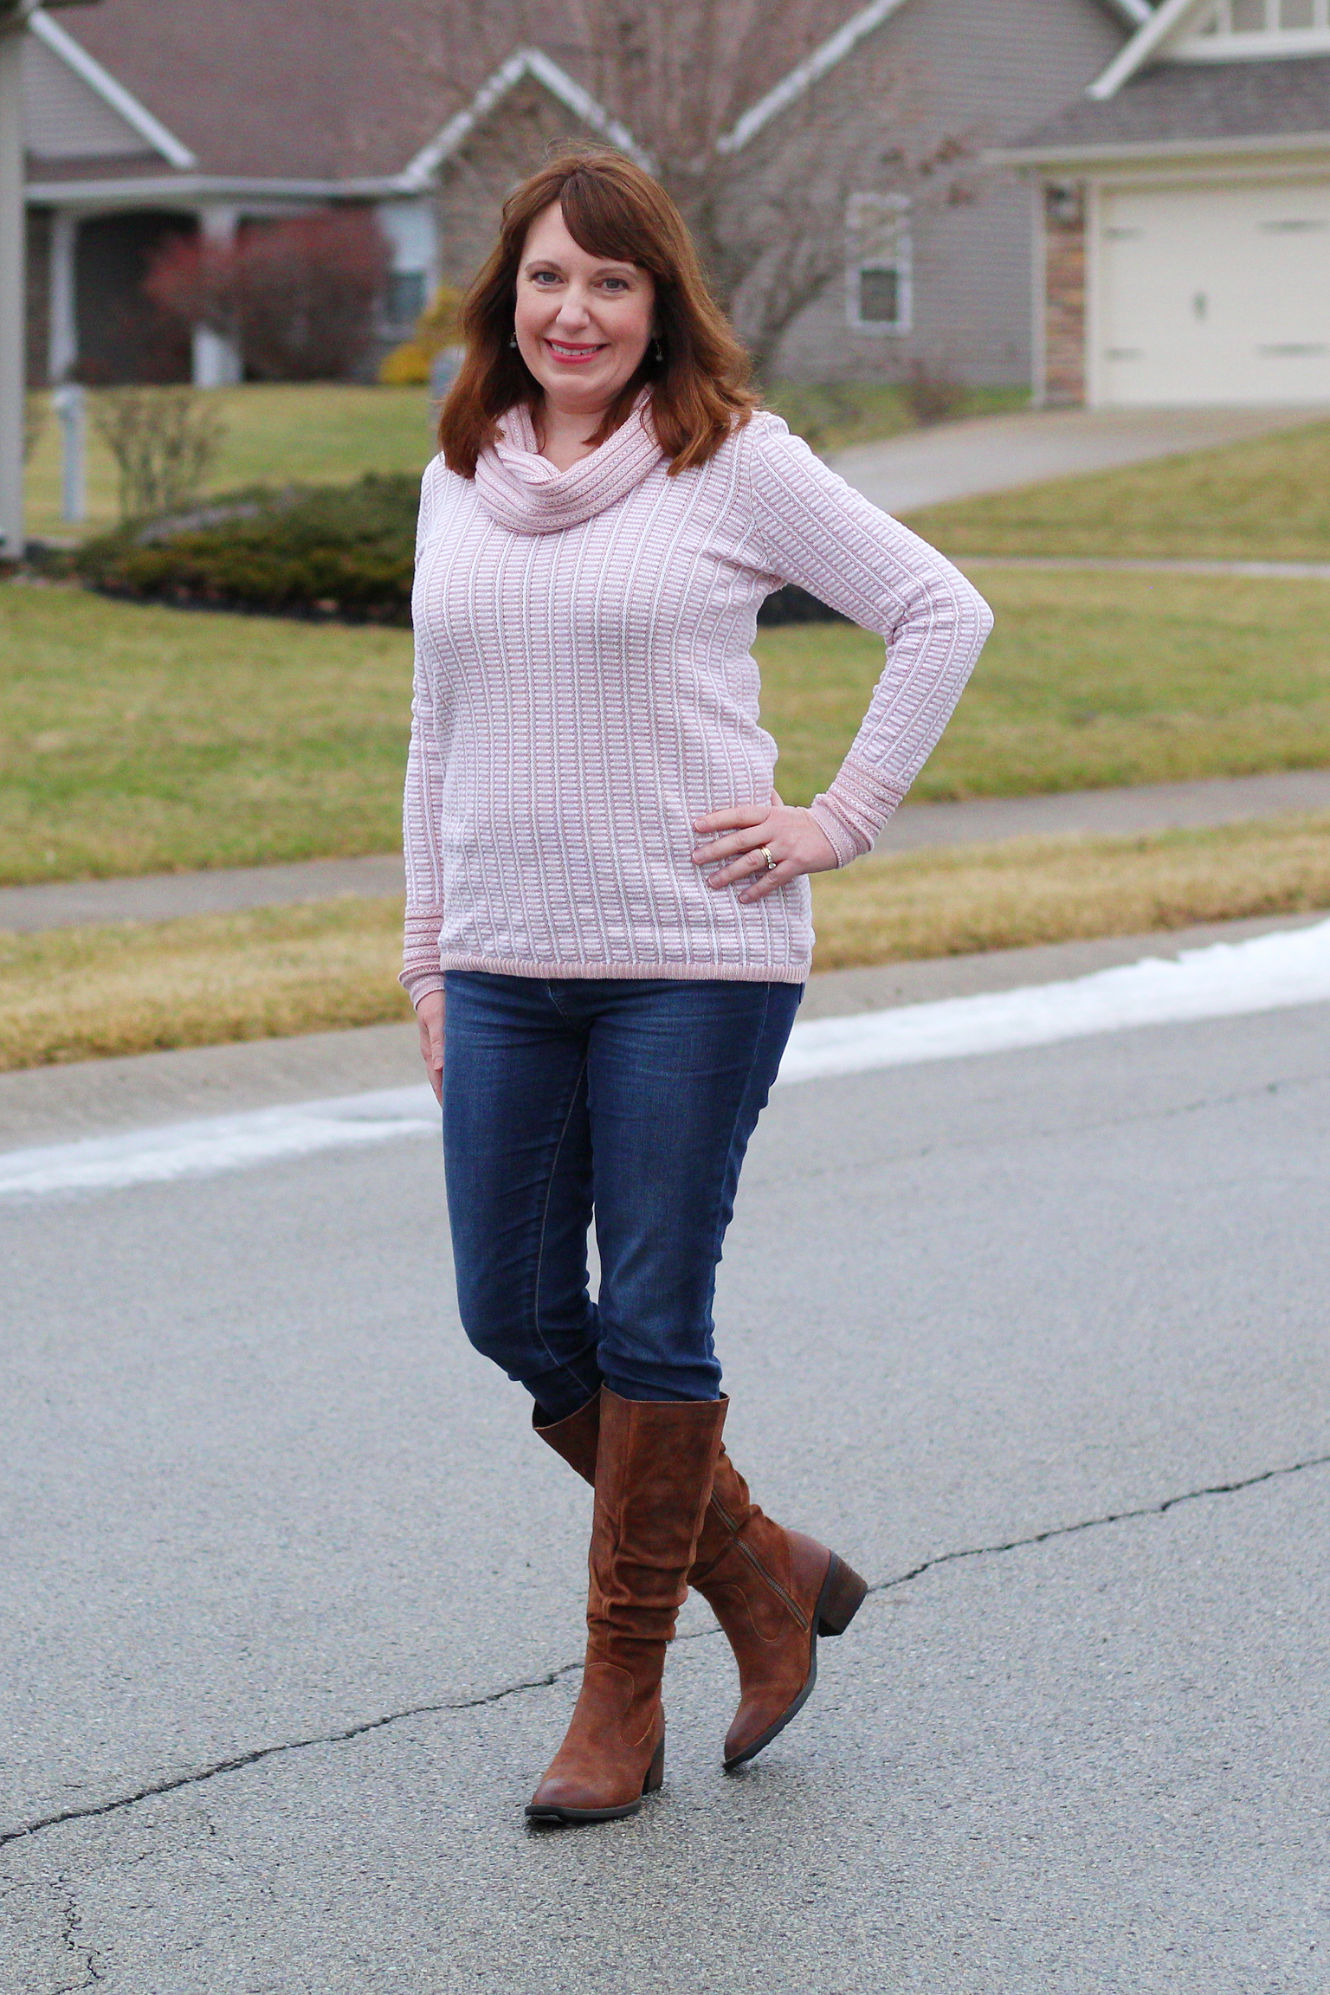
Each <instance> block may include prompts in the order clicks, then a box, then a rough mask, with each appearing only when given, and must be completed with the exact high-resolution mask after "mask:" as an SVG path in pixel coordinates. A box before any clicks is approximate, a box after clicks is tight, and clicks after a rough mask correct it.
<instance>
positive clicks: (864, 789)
mask: <svg viewBox="0 0 1330 1995" xmlns="http://www.w3.org/2000/svg"><path fill="white" fill-rule="evenodd" d="M904 795H905V792H904V791H903V790H901V789H898V788H897V787H896V785H895V784H894V783H889V782H887V781H886V780H885V779H884V778H883V777H881V776H879V775H878V774H877V772H876V770H874V769H870V768H869V767H868V765H867V764H866V763H864V762H861V761H859V760H858V758H857V757H855V756H847V758H846V760H845V762H844V763H843V764H842V765H841V769H840V772H839V774H838V775H837V776H836V777H835V779H834V780H833V782H832V783H831V785H830V787H829V788H828V789H825V790H823V792H822V793H821V795H820V796H816V797H814V799H813V802H812V807H811V808H812V815H813V817H814V818H815V819H816V821H817V823H818V825H819V827H820V828H821V829H822V830H823V831H824V832H825V833H826V835H827V837H828V839H829V840H830V841H831V844H832V847H833V848H834V850H835V853H836V863H837V865H839V866H848V865H849V863H850V861H851V860H852V859H862V858H863V856H864V854H865V853H866V852H871V851H872V849H873V846H874V843H875V842H876V840H877V837H878V834H879V832H880V831H881V830H882V827H883V825H884V824H885V823H886V821H887V819H888V818H889V817H890V816H891V815H892V813H893V812H894V811H896V810H898V809H899V808H900V804H901V801H902V799H903V797H904Z"/></svg>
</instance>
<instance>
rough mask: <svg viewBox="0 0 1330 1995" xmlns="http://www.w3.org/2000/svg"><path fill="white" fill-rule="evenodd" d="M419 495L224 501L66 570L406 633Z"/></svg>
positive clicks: (242, 496) (132, 592)
mask: <svg viewBox="0 0 1330 1995" xmlns="http://www.w3.org/2000/svg"><path fill="white" fill-rule="evenodd" d="M419 491H420V488H419V486H418V484H417V483H416V480H415V479H414V478H410V477H407V476H405V475H403V474H400V473H372V474H370V475H368V476H366V477H364V478H361V479H360V480H359V481H358V483H356V484H354V485H320V486H314V487H309V486H307V487H304V488H303V489H302V488H300V487H293V488H291V489H289V490H287V491H283V492H274V491H269V490H267V489H266V488H256V489H254V490H253V491H249V492H233V493H230V494H228V495H227V496H226V497H225V498H219V499H215V500H211V501H209V502H208V503H207V504H205V505H201V506H198V507H196V508H194V509H193V510H192V511H190V512H187V513H174V514H171V515H170V516H167V517H163V518H160V519H152V520H138V521H136V522H132V523H130V524H129V525H127V526H123V527H117V528H116V530H115V532H114V533H107V534H103V535H102V536H101V538H100V539H98V540H90V541H86V542H85V543H84V545H83V546H82V547H81V548H80V549H79V550H78V552H77V553H76V554H75V555H74V556H73V562H74V568H75V572H76V573H77V574H78V575H79V576H80V578H81V579H82V580H83V581H84V582H86V583H87V584H88V585H89V586H90V587H91V588H94V589H99V590H101V591H102V592H103V593H104V594H106V595H110V596H135V597H139V598H141V599H144V600H153V601H157V602H165V603H178V604H181V605H182V606H184V607H187V608H192V609H210V610H261V611H264V612H266V613H267V614H269V615H276V616H303V617H336V618H338V619H340V620H341V621H342V622H344V623H401V624H409V623H410V621H411V579H412V571H413V567H414V559H415V532H416V505H417V502H418V499H419ZM835 616H836V612H835V611H834V610H829V609H827V607H826V606H825V604H823V603H820V602H818V601H817V599H816V598H815V597H813V596H810V595H807V594H806V593H805V592H804V590H802V589H799V588H796V587H794V585H793V584H787V585H786V586H785V587H784V588H782V589H777V591H776V592H775V594H774V595H772V596H768V598H767V600H766V602H765V603H764V604H763V605H762V608H761V611H760V612H759V615H758V622H759V623H761V624H763V625H766V624H777V623H806V622H809V621H821V620H823V619H834V618H835Z"/></svg>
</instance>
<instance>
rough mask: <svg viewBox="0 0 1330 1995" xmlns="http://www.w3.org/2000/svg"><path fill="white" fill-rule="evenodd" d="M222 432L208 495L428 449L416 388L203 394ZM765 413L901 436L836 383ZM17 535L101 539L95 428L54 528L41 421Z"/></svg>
mask: <svg viewBox="0 0 1330 1995" xmlns="http://www.w3.org/2000/svg"><path fill="white" fill-rule="evenodd" d="M1029 399H1030V398H1029V394H1028V392H1027V391H1026V390H1025V389H1021V388H985V389H973V390H970V391H969V392H968V393H967V395H966V398H965V402H964V404H963V409H962V413H964V414H966V415H989V414H996V413H998V412H1000V411H1002V410H1005V409H1013V408H1024V407H1026V406H1027V405H1028V403H1029ZM208 400H209V401H210V402H211V403H212V404H213V405H214V406H215V407H216V408H217V409H218V411H219V412H220V414H221V416H222V419H223V421H224V423H225V425H226V441H225V444H224V445H223V447H222V451H221V454H220V456H219V458H218V461H217V465H216V467H215V469H214V471H213V473H212V476H211V477H210V478H209V480H208V490H209V491H214V492H225V491H233V490H234V489H235V488H236V487H237V486H240V485H253V484H274V485H285V484H288V483H290V482H293V481H294V482H297V483H303V482H309V483H315V484H323V483H328V484H338V483H342V482H344V481H349V480H350V479H352V478H358V477H359V476H360V474H361V472H362V471H408V472H412V473H414V474H417V475H418V474H419V473H420V472H422V471H423V470H424V468H425V464H426V461H427V460H428V458H429V456H430V454H431V452H432V451H433V448H434V444H433V421H434V410H433V404H432V403H431V402H430V399H429V393H428V390H427V389H424V388H379V387H361V386H357V385H354V384H350V383H345V382H315V383H312V384H311V383H303V382H302V383H290V384H287V383H268V382H246V384H245V385H244V386H243V387H240V388H219V389H214V390H210V391H209V394H208ZM771 402H772V406H773V407H774V408H776V409H778V410H779V411H780V413H781V414H782V415H783V416H784V417H785V419H786V421H787V422H789V423H790V425H791V427H792V428H794V429H797V430H799V431H800V433H801V434H807V435H808V436H809V437H810V439H811V440H812V441H813V442H814V444H815V445H816V447H817V448H818V449H819V450H839V449H842V448H843V447H844V446H845V445H847V444H850V443H866V442H869V441H870V440H872V439H873V438H876V437H883V436H894V435H896V434H897V432H898V431H900V430H904V429H909V428H910V427H912V420H913V419H912V418H911V416H910V413H909V411H908V409H907V408H906V405H905V402H904V399H903V397H902V395H901V392H900V390H899V389H898V388H895V387H887V386H883V385H880V384H878V383H867V382H845V383H837V384H834V385H832V386H829V387H820V386H816V385H811V386H810V385H804V384H794V383H778V384H777V386H776V387H775V388H774V389H773V391H772V396H771ZM26 503H27V527H28V532H29V534H30V535H32V537H33V538H34V539H38V540H44V539H56V540H60V539H71V538H77V537H81V536H83V535H85V534H89V533H94V532H101V531H103V530H104V529H105V528H106V527H109V526H114V525H115V522H116V518H117V510H116V481H115V466H114V465H113V463H112V462H111V457H110V454H109V452H108V451H107V449H106V447H105V445H104V444H103V443H102V442H101V439H100V438H99V437H98V436H97V434H96V431H95V429H94V428H93V426H92V425H91V424H89V435H88V518H87V520H86V521H85V522H84V523H83V525H82V526H77V527H76V526H71V525H70V524H69V523H68V522H67V521H64V520H62V519H61V518H60V426H59V424H58V423H57V422H56V420H55V417H54V415H52V414H50V413H49V411H48V414H47V418H46V422H45V425H44V427H43V429H42V433H41V437H40V440H39V442H38V445H37V449H36V451H35V452H34V455H33V458H32V462H31V463H30V464H29V466H28V473H27V483H26Z"/></svg>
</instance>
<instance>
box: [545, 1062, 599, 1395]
mask: <svg viewBox="0 0 1330 1995" xmlns="http://www.w3.org/2000/svg"><path fill="white" fill-rule="evenodd" d="M588 1058H589V1055H588V1054H586V1053H584V1054H583V1055H582V1064H581V1066H580V1067H579V1068H578V1070H577V1075H576V1078H575V1079H574V1081H573V1086H572V1092H571V1093H570V1094H569V1097H568V1107H567V1109H566V1110H565V1112H564V1118H563V1125H562V1127H561V1128H560V1130H559V1134H558V1137H557V1139H556V1141H555V1145H554V1152H553V1155H552V1156H551V1158H550V1170H549V1180H548V1182H547V1183H546V1186H545V1203H544V1205H543V1207H542V1208H541V1214H540V1232H539V1235H538V1236H537V1241H536V1274H535V1280H534V1282H533V1283H532V1288H531V1327H532V1329H533V1330H534V1331H535V1335H536V1341H537V1343H538V1344H539V1345H540V1348H541V1350H542V1351H544V1353H545V1355H546V1357H548V1358H552V1359H553V1360H554V1364H555V1367H556V1369H557V1370H559V1371H561V1372H566V1373H567V1375H568V1377H569V1378H571V1379H577V1383H578V1384H579V1385H580V1384H581V1383H582V1381H581V1380H580V1379H578V1378H577V1373H576V1372H575V1371H574V1370H573V1368H572V1366H571V1365H570V1364H569V1363H568V1361H567V1360H566V1359H565V1358H560V1357H557V1356H555V1353H554V1352H553V1351H552V1350H551V1349H550V1347H549V1345H548V1344H547V1343H546V1341H545V1333H544V1331H543V1330H542V1328H541V1323H540V1279H541V1275H542V1274H543V1273H544V1269H545V1234H546V1231H547V1229H548V1226H549V1218H550V1200H551V1199H552V1198H553V1196H554V1176H555V1172H556V1171H557V1170H558V1166H559V1154H560V1152H561V1151H562V1149H563V1143H564V1138H565V1137H566V1136H567V1134H568V1124H569V1123H570V1122H571V1121H572V1119H573V1110H574V1109H575V1108H576V1107H577V1092H578V1089H579V1088H580V1087H581V1085H582V1076H583V1075H584V1074H585V1073H586V1070H587V1060H588Z"/></svg>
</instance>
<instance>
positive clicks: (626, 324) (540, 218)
mask: <svg viewBox="0 0 1330 1995" xmlns="http://www.w3.org/2000/svg"><path fill="white" fill-rule="evenodd" d="M655 297H656V287H655V284H654V282H653V280H652V277H651V273H650V271H648V270H643V269H641V268H640V267H639V266H638V265H637V264H636V263H616V262H614V261H613V260H612V259H607V258H604V257H599V256H593V255H592V254H591V253H590V252H589V251H588V250H585V249H582V248H581V247H580V246H579V245H578V244H577V243H576V242H574V240H573V238H572V236H570V235H569V233H568V229H567V227H566V225H565V223H564V219H563V211H562V210H561V208H560V207H559V204H558V202H557V201H554V202H551V204H550V206H549V207H548V208H545V209H543V210H542V211H541V213H540V214H538V215H537V216H536V219H535V220H534V221H533V222H532V224H531V226H530V228H529V229H528V230H527V232H526V241H525V242H524V243H523V245H522V255H521V260H520V262H519V263H518V267H517V304H516V309H515V312H514V330H515V331H516V334H517V345H518V350H519V351H520V353H521V355H522V358H523V360H524V361H525V362H526V364H527V366H528V367H529V368H530V370H531V372H532V374H534V376H535V377H536V380H537V381H538V382H539V383H540V386H541V387H542V388H543V389H544V391H545V395H546V398H547V399H548V401H549V402H551V403H552V404H553V406H554V407H555V408H556V409H560V410H563V411H564V412H565V413H567V414H570V415H596V414H598V413H599V412H600V411H601V410H602V409H604V408H605V407H607V405H608V404H609V403H610V402H612V401H613V400H614V397H615V396H616V395H617V394H618V392H619V390H620V389H621V388H622V387H624V386H625V384H626V383H627V382H628V381H630V380H631V379H632V377H633V375H634V374H635V373H636V371H637V369H638V367H639V366H640V365H641V361H642V355H643V354H644V353H645V352H646V347H647V341H648V340H649V339H650V338H651V318H652V310H653V307H654V305H655Z"/></svg>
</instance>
